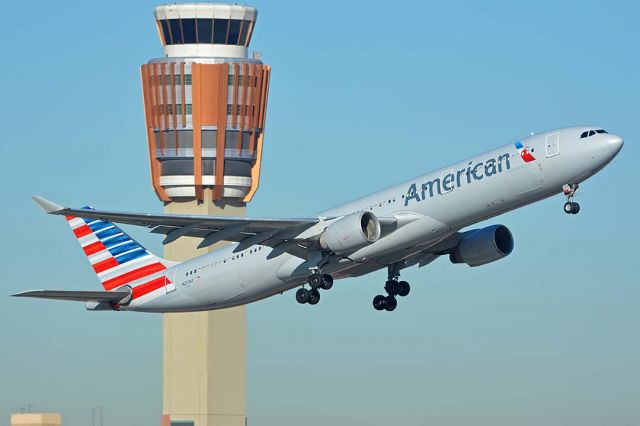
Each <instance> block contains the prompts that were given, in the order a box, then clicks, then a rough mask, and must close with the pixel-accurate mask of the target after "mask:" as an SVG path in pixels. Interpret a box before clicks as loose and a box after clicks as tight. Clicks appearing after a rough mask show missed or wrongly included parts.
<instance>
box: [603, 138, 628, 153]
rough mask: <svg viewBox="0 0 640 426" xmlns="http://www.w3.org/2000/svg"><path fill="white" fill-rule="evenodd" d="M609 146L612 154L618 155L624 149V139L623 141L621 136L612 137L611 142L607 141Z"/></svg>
mask: <svg viewBox="0 0 640 426" xmlns="http://www.w3.org/2000/svg"><path fill="white" fill-rule="evenodd" d="M607 145H608V147H609V149H610V150H611V151H612V154H613V155H616V154H617V153H618V152H620V150H621V149H622V145H624V139H622V138H621V137H620V136H616V135H610V136H609V140H608V141H607Z"/></svg>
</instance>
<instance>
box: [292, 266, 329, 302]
mask: <svg viewBox="0 0 640 426" xmlns="http://www.w3.org/2000/svg"><path fill="white" fill-rule="evenodd" d="M307 284H309V287H311V290H309V289H306V288H304V287H302V288H299V289H298V291H296V300H297V301H298V303H300V304H305V303H308V304H310V305H317V304H318V302H319V301H320V289H322V290H329V289H330V288H331V287H333V277H332V276H331V275H329V274H321V273H320V272H318V271H314V272H313V273H312V274H311V275H309V277H308V278H307Z"/></svg>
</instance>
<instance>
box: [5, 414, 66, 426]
mask: <svg viewBox="0 0 640 426" xmlns="http://www.w3.org/2000/svg"><path fill="white" fill-rule="evenodd" d="M61 424H62V414H60V413H19V414H12V415H11V423H10V425H11V426H60V425H61Z"/></svg>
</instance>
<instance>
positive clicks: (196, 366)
mask: <svg viewBox="0 0 640 426" xmlns="http://www.w3.org/2000/svg"><path fill="white" fill-rule="evenodd" d="M257 16H258V11H257V10H256V9H255V8H253V7H248V6H242V5H238V4H234V5H231V4H216V3H188V4H170V5H164V6H158V7H157V8H156V9H155V22H156V26H157V29H158V34H159V36H160V41H161V43H162V47H163V50H164V56H163V57H161V58H156V59H151V60H150V61H149V62H148V63H147V64H144V65H142V67H141V79H142V89H143V96H144V112H145V121H146V129H147V140H148V146H149V160H150V166H151V181H152V185H153V188H154V190H155V192H156V194H157V195H158V198H159V199H160V200H161V201H163V202H164V211H165V212H166V213H174V214H198V215H209V216H224V215H231V216H242V215H244V214H245V206H246V203H247V202H249V201H250V200H251V198H252V197H253V195H254V194H255V192H256V190H257V189H258V184H259V178H260V166H261V158H262V147H263V138H264V126H265V113H266V106H267V96H268V92H269V76H270V72H271V69H270V67H269V66H268V65H265V64H263V63H262V60H261V55H260V54H257V53H254V54H252V55H251V56H250V55H249V44H250V42H251V37H252V34H253V31H254V29H255V24H256V19H257ZM154 232H156V230H154ZM160 232H162V231H160ZM177 232H180V231H177ZM177 237H179V235H175V234H171V233H170V232H169V233H168V236H167V240H165V242H166V243H167V244H166V245H165V250H164V256H165V257H166V258H167V259H171V260H176V261H182V260H187V259H189V258H192V257H195V256H197V255H200V254H203V253H205V252H207V251H209V250H212V248H213V247H214V246H215V245H218V244H221V242H220V241H217V240H216V238H215V236H212V237H213V238H205V239H203V240H200V239H196V238H190V237H183V238H177ZM169 241H171V242H169ZM214 241H215V242H214ZM169 282H170V280H169V278H168V277H167V283H169ZM174 290H175V286H173V285H167V286H166V291H167V292H171V291H174ZM245 340H246V311H245V308H244V307H237V308H232V309H224V310H220V311H209V312H196V313H180V314H164V315H163V404H162V405H163V409H162V411H163V417H162V424H163V425H166V426H245V424H246V407H245V387H246V383H245V380H246V376H245V346H246V344H245Z"/></svg>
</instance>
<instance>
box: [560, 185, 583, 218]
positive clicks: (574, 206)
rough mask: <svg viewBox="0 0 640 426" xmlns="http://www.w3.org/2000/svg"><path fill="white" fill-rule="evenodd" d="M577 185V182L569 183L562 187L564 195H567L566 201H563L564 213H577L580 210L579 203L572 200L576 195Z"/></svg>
mask: <svg viewBox="0 0 640 426" xmlns="http://www.w3.org/2000/svg"><path fill="white" fill-rule="evenodd" d="M578 187H579V186H578V184H577V183H569V184H567V185H565V186H563V187H562V191H563V192H564V195H566V196H567V202H566V203H564V212H565V213H566V214H578V212H579V211H580V204H578V203H576V202H574V201H573V197H574V196H575V195H576V192H577V191H578Z"/></svg>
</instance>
